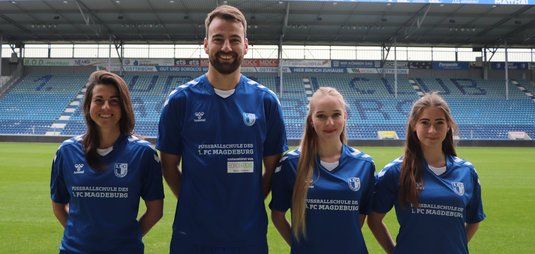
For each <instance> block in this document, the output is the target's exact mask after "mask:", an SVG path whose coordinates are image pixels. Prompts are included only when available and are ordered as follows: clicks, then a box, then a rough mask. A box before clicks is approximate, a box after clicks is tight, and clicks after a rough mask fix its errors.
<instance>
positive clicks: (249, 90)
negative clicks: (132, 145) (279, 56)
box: [156, 75, 287, 250]
mask: <svg viewBox="0 0 535 254" xmlns="http://www.w3.org/2000/svg"><path fill="white" fill-rule="evenodd" d="M156 147H157V148H158V149H159V150H160V151H162V152H165V153H170V154H176V155H180V156H181V159H182V174H183V176H182V183H181V190H180V197H179V201H178V204H177V210H176V214H175V222H174V224H173V240H172V243H171V249H172V250H173V249H175V248H174V247H177V246H178V245H179V243H180V242H187V243H189V244H194V245H203V246H214V247H228V246H250V245H265V243H266V233H267V216H266V211H265V206H264V196H263V192H262V159H263V157H264V156H269V155H276V154H282V153H283V152H284V151H286V150H287V144H286V131H285V127H284V122H283V116H282V109H281V106H280V103H279V101H278V99H277V97H276V95H275V94H274V93H273V92H272V91H271V90H269V89H268V88H266V87H264V86H262V85H260V84H258V83H257V82H255V81H252V80H250V79H248V78H247V77H245V76H243V75H242V76H241V77H240V81H239V83H238V84H237V86H236V88H235V91H234V93H233V94H232V95H231V96H229V97H227V98H222V97H220V96H219V95H217V94H216V93H215V91H214V88H213V86H212V85H211V84H210V82H209V81H208V79H207V77H206V75H202V76H200V77H198V78H196V79H194V80H192V81H190V82H188V83H186V84H184V85H181V86H179V87H178V88H177V89H175V90H174V91H173V92H172V93H171V94H170V95H169V98H168V100H167V101H166V102H165V104H164V107H163V109H162V114H161V117H160V125H159V133H158V142H157V145H156Z"/></svg>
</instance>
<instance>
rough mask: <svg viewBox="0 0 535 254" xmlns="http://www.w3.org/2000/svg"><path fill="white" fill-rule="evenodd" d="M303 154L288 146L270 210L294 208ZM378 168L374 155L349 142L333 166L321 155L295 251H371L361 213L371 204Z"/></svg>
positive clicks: (276, 179) (273, 191)
mask: <svg viewBox="0 0 535 254" xmlns="http://www.w3.org/2000/svg"><path fill="white" fill-rule="evenodd" d="M300 156H301V153H300V151H299V150H298V149H296V150H294V151H292V152H289V153H287V154H286V155H285V156H284V157H283V158H282V160H281V163H280V166H279V167H277V170H276V171H275V172H276V173H275V175H274V177H273V188H272V189H273V190H272V199H271V203H270V204H269V207H270V208H271V209H272V210H275V211H281V212H286V211H287V210H288V209H291V206H292V193H293V189H294V183H295V178H296V172H297V165H298V163H299V157H300ZM374 173H375V165H374V163H373V160H372V159H371V157H370V156H368V155H367V154H365V153H363V152H360V151H358V150H356V149H353V148H351V147H349V146H347V145H344V146H343V148H342V154H341V157H340V160H339V165H338V166H337V167H336V168H335V169H333V170H332V171H329V170H327V169H325V168H324V167H323V166H322V165H321V164H320V161H319V159H317V161H316V163H315V168H314V173H313V176H312V183H311V185H310V187H309V190H308V194H307V195H308V196H307V200H306V217H305V223H306V238H304V239H303V238H301V239H300V240H299V241H296V239H295V238H294V237H293V234H292V246H291V253H307V254H308V253H318V254H320V253H336V254H339V253H341V254H343V253H368V251H367V248H366V244H365V243H364V238H363V236H362V232H361V225H360V215H361V214H368V211H370V209H371V196H372V194H373V188H374V179H375V178H374Z"/></svg>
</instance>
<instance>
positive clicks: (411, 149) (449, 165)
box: [368, 93, 485, 253]
mask: <svg viewBox="0 0 535 254" xmlns="http://www.w3.org/2000/svg"><path fill="white" fill-rule="evenodd" d="M456 131H457V124H456V123H455V121H454V120H453V117H452V115H451V113H450V109H449V107H448V104H447V103H446V101H445V100H444V99H443V98H442V97H441V96H440V95H438V93H429V94H425V95H424V96H423V97H422V98H420V99H418V100H417V101H416V102H415V103H414V104H413V107H412V110H411V113H410V115H409V119H408V124H407V135H406V142H405V154H404V155H403V157H400V158H398V159H395V160H394V161H392V162H391V163H389V164H387V165H386V166H385V167H384V168H383V170H382V171H381V172H379V173H378V174H377V179H376V184H375V194H374V196H373V212H372V213H371V214H370V215H369V216H368V225H369V227H370V229H371V231H372V233H373V234H374V236H375V238H376V239H377V241H378V242H379V244H380V245H381V246H382V247H383V249H384V250H385V251H386V252H387V253H468V241H470V239H471V238H472V237H473V236H474V234H475V233H476V231H477V229H478V227H479V222H481V221H482V220H483V219H484V218H485V214H484V213H483V206H482V202H481V188H480V185H479V178H478V175H477V173H476V171H475V169H474V167H473V165H472V164H471V163H470V162H468V161H466V160H463V159H461V158H459V157H457V153H456V152H455V147H454V142H453V135H454V133H456ZM393 206H395V209H396V215H397V219H398V222H399V224H400V229H399V233H398V235H397V238H396V243H394V241H393V240H392V237H391V235H390V233H389V231H388V229H387V227H386V225H385V224H384V223H383V218H384V216H385V214H386V213H387V212H388V211H390V209H391V208H392V207H393Z"/></svg>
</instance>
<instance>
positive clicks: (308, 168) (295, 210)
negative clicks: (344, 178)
mask: <svg viewBox="0 0 535 254" xmlns="http://www.w3.org/2000/svg"><path fill="white" fill-rule="evenodd" d="M324 96H333V97H335V98H336V99H338V100H339V101H340V103H341V104H342V105H343V106H344V110H345V107H346V106H347V104H346V102H345V100H344V97H342V95H341V94H340V92H338V91H337V90H336V89H335V88H332V87H320V88H319V89H318V90H317V91H316V92H315V93H314V94H313V95H312V98H311V99H310V102H309V104H308V113H307V118H306V122H305V130H304V133H303V138H302V139H301V144H300V150H301V157H300V158H299V163H298V165H297V175H296V179H295V184H294V190H293V195H292V231H293V234H294V236H295V238H296V239H297V240H298V241H299V239H300V238H301V237H306V234H305V232H306V225H305V216H306V199H307V194H308V187H309V186H310V183H311V181H312V175H313V169H314V167H315V164H316V157H317V156H318V150H319V149H318V135H317V134H316V131H315V130H314V126H313V125H312V114H313V113H314V111H315V109H316V108H315V107H316V104H315V102H316V101H317V100H318V99H319V98H321V97H324ZM340 141H341V142H342V143H343V144H346V143H347V135H346V128H345V126H344V128H343V130H342V133H340Z"/></svg>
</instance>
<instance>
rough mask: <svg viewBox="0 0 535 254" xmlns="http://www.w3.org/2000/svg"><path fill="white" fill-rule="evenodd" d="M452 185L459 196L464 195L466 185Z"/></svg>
mask: <svg viewBox="0 0 535 254" xmlns="http://www.w3.org/2000/svg"><path fill="white" fill-rule="evenodd" d="M451 185H452V186H453V191H455V193H457V195H459V196H462V195H464V184H463V183H462V182H453V183H452V184H451Z"/></svg>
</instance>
